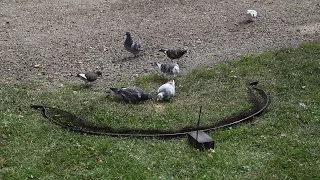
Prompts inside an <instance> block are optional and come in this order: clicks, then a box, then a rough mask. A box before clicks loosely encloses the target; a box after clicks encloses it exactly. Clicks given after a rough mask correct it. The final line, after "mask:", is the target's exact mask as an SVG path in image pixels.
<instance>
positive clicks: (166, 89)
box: [157, 80, 176, 101]
mask: <svg viewBox="0 0 320 180" xmlns="http://www.w3.org/2000/svg"><path fill="white" fill-rule="evenodd" d="M175 93H176V90H175V83H174V80H171V81H169V82H167V83H165V84H163V85H162V86H160V88H159V89H158V95H157V101H159V100H169V99H171V97H173V96H174V95H175Z"/></svg>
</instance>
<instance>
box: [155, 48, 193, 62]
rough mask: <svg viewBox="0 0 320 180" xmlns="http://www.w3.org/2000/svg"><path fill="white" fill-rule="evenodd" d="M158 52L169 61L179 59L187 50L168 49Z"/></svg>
mask: <svg viewBox="0 0 320 180" xmlns="http://www.w3.org/2000/svg"><path fill="white" fill-rule="evenodd" d="M159 51H161V52H163V53H164V54H166V55H167V56H168V58H170V59H171V60H173V59H179V58H181V57H182V56H183V55H184V54H185V53H186V52H187V50H181V49H168V50H164V49H160V50H159Z"/></svg>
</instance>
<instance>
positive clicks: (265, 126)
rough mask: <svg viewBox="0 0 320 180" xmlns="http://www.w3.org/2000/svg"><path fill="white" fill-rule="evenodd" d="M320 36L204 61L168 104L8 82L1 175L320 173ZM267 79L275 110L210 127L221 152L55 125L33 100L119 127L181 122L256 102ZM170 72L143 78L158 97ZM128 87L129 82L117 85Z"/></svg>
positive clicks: (0, 119) (207, 119)
mask: <svg viewBox="0 0 320 180" xmlns="http://www.w3.org/2000/svg"><path fill="white" fill-rule="evenodd" d="M319 74H320V42H317V41H316V42H312V43H304V44H301V45H300V46H299V47H297V48H285V49H281V50H270V51H267V52H265V53H262V54H251V55H247V56H243V57H241V58H240V59H237V60H232V61H227V62H223V63H220V64H218V65H216V66H215V67H199V68H197V69H195V70H194V71H192V72H190V73H189V74H187V75H186V76H184V77H179V78H176V85H177V87H176V91H177V96H176V97H174V98H173V99H172V101H171V102H170V103H160V104H153V103H151V102H146V103H141V104H126V103H123V102H122V101H119V100H118V99H116V98H112V97H107V95H106V93H105V89H98V88H95V87H94V88H83V87H82V86H81V85H77V84H65V86H64V87H63V88H59V89H57V90H53V91H48V90H43V89H42V88H41V86H39V83H36V82H28V83H23V84H13V85H10V84H2V85H1V87H0V98H1V100H2V101H1V106H0V111H1V114H0V132H1V133H0V135H1V136H0V172H1V173H0V178H1V179H31V178H36V179H63V178H65V179H110V178H118V179H160V178H162V179H171V178H173V179H285V178H287V179H319V178H320V177H319V174H318V172H319V171H320V165H319V164H320V163H319V159H320V158H319V155H318V154H319V153H318V152H319V151H320V148H319V143H320V133H319V128H320V123H319V118H320V111H319V110H318V108H319V105H320V91H319V86H320V81H319V78H318V77H317V76H318V75H319ZM255 79H257V80H259V81H260V84H259V86H260V87H261V88H263V89H265V90H267V92H268V93H269V94H270V96H271V104H270V105H269V108H268V111H267V113H265V114H264V115H263V116H262V117H260V118H259V119H258V120H256V121H252V122H251V123H245V124H242V125H241V126H236V127H233V128H231V129H220V130H218V131H215V132H211V133H210V135H211V136H212V137H213V138H214V140H215V141H216V149H215V152H212V151H208V152H199V151H196V150H194V149H192V148H191V147H190V146H189V145H188V144H187V142H186V139H184V138H182V139H171V140H163V139H156V138H148V139H136V138H113V137H107V136H87V135H81V134H77V133H73V132H69V131H67V130H64V129H61V128H60V127H58V126H56V125H54V124H51V123H50V122H48V121H47V120H46V119H44V118H43V117H41V116H40V114H39V113H37V112H35V111H34V110H32V109H30V108H29V105H30V104H31V103H43V104H46V105H48V106H54V107H59V108H61V109H64V110H67V111H70V112H73V113H75V114H77V115H79V116H80V117H82V118H84V119H87V120H89V121H91V122H93V123H98V124H107V125H112V126H114V127H135V128H164V129H173V128H179V127H181V126H185V125H192V124H194V123H195V121H196V119H197V113H198V109H199V106H200V105H203V118H202V123H211V122H214V121H217V120H219V119H220V118H221V117H224V116H227V115H230V114H231V113H235V112H239V111H241V110H242V109H245V108H247V107H249V106H250V104H249V102H248V98H247V94H246V83H247V82H248V81H251V80H255ZM166 81H167V80H166V79H162V78H159V76H157V75H145V76H141V77H138V78H137V79H136V81H135V83H134V84H126V83H125V82H124V83H122V84H123V85H130V86H134V85H137V86H140V87H141V88H143V89H145V90H147V91H150V92H151V93H152V94H154V95H156V90H157V88H158V87H159V86H160V85H161V84H162V83H164V82H166ZM119 86H121V83H120V84H119Z"/></svg>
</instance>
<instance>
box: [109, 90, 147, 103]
mask: <svg viewBox="0 0 320 180" xmlns="http://www.w3.org/2000/svg"><path fill="white" fill-rule="evenodd" d="M110 90H111V92H113V93H114V94H115V95H117V96H119V97H121V98H122V99H123V100H125V101H127V102H133V103H135V102H140V101H145V100H153V97H152V95H151V94H150V93H148V92H145V91H143V90H142V89H140V88H139V87H133V88H125V87H122V88H110ZM107 93H110V91H107Z"/></svg>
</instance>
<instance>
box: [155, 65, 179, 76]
mask: <svg viewBox="0 0 320 180" xmlns="http://www.w3.org/2000/svg"><path fill="white" fill-rule="evenodd" d="M154 66H155V67H156V68H157V69H159V70H160V71H161V72H163V73H166V74H174V75H176V74H178V73H179V72H180V71H179V65H178V64H177V63H158V62H155V63H154Z"/></svg>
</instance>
